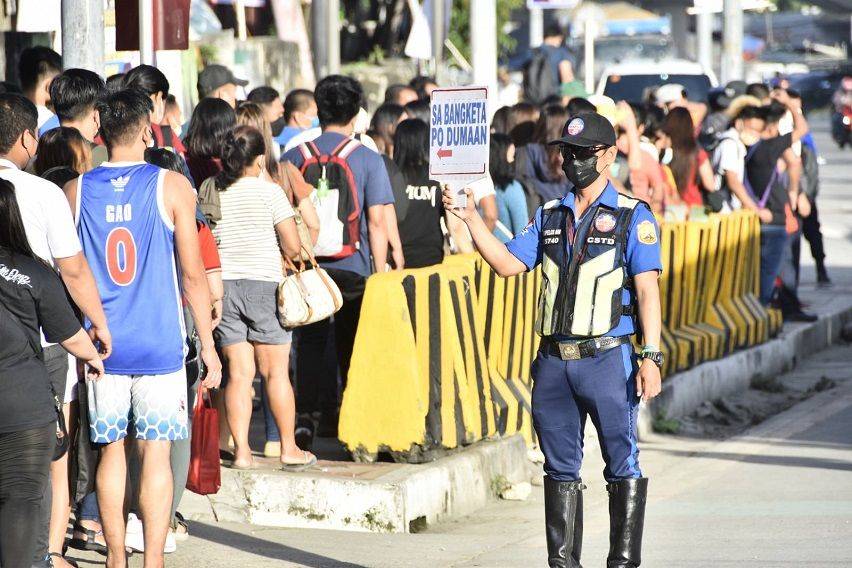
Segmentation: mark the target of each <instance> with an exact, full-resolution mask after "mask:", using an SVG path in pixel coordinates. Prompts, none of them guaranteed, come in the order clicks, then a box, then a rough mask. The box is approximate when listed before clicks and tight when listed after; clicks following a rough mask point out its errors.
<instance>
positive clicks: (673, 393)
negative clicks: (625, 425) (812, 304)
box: [638, 297, 852, 439]
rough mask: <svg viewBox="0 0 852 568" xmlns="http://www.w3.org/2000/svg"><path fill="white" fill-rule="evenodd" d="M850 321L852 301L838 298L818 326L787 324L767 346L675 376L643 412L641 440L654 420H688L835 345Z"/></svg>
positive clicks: (640, 412) (647, 433) (648, 431)
mask: <svg viewBox="0 0 852 568" xmlns="http://www.w3.org/2000/svg"><path fill="white" fill-rule="evenodd" d="M850 321H852V300H850V299H849V298H848V297H838V298H835V299H834V301H833V302H832V303H831V305H830V306H829V307H828V308H827V309H826V310H825V311H824V313H823V314H821V315H820V318H819V320H817V321H816V322H814V323H810V324H785V325H784V330H783V331H782V333H781V335H779V336H778V337H776V338H774V339H772V340H770V341H767V342H766V343H762V344H760V345H756V346H755V347H751V348H749V349H744V350H742V351H738V352H736V353H732V354H731V355H728V356H726V357H723V358H721V359H717V360H715V361H708V362H706V363H702V364H700V365H698V366H696V367H694V368H692V369H689V370H687V371H683V372H681V373H677V374H675V375H672V376H671V377H669V378H667V379H666V380H665V381H664V382H663V390H662V392H661V393H660V395H659V396H658V397H657V398H655V399H654V400H653V401H651V403H650V404H643V405H642V406H641V408H640V409H639V423H638V426H639V438H640V439H643V438H645V439H647V437H648V435H649V434H650V433H651V432H652V431H653V421H654V417H658V416H662V417H665V418H679V417H681V416H686V415H688V414H690V413H692V412H693V411H694V410H695V409H696V408H698V407H699V406H700V405H701V404H702V403H703V402H705V401H707V400H716V399H719V398H722V397H725V396H729V395H732V394H736V393H737V392H741V391H743V390H745V389H747V388H748V387H749V385H750V384H751V381H752V380H753V379H755V378H757V377H772V376H776V375H780V374H782V373H785V372H787V371H790V370H792V369H793V368H795V366H796V364H797V363H798V361H799V360H800V359H802V358H804V357H807V356H809V355H812V354H814V353H816V352H818V351H821V350H823V349H825V348H826V347H828V346H830V345H832V344H834V343H836V342H837V340H838V338H839V337H840V332H841V330H842V329H843V326H844V325H845V324H847V323H849V322H850Z"/></svg>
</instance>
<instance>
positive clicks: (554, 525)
mask: <svg viewBox="0 0 852 568" xmlns="http://www.w3.org/2000/svg"><path fill="white" fill-rule="evenodd" d="M585 488H586V486H585V485H583V482H582V481H579V480H578V481H554V480H553V479H551V478H550V477H548V476H545V477H544V516H545V525H546V531H547V564H548V566H550V568H581V566H580V549H581V548H582V546H583V489H585Z"/></svg>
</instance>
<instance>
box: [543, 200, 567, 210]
mask: <svg viewBox="0 0 852 568" xmlns="http://www.w3.org/2000/svg"><path fill="white" fill-rule="evenodd" d="M560 203H562V200H561V199H551V200H550V201H548V202H547V203H545V204H544V205H542V206H541V208H542V209H553V208H554V207H556V206H557V205H559V204H560Z"/></svg>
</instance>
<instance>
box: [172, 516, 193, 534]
mask: <svg viewBox="0 0 852 568" xmlns="http://www.w3.org/2000/svg"><path fill="white" fill-rule="evenodd" d="M172 533H173V534H174V535H175V540H177V541H184V540H187V539H188V538H189V524H188V523H187V522H186V519H184V518H183V515H181V514H180V513H178V512H177V511H176V512H175V519H174V521H172Z"/></svg>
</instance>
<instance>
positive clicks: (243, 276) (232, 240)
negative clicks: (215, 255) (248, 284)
mask: <svg viewBox="0 0 852 568" xmlns="http://www.w3.org/2000/svg"><path fill="white" fill-rule="evenodd" d="M219 201H220V205H221V208H222V219H221V220H220V221H219V222H218V223H217V224H216V228H215V229H213V236H215V237H216V243H217V244H218V245H219V257H220V258H221V260H222V279H223V280H261V281H264V282H280V281H281V278H282V272H281V249H280V248H279V246H278V235H277V233H276V232H275V225H277V224H278V223H280V222H281V221H284V220H286V219H289V218H290V217H293V215H294V212H293V207H292V206H291V205H290V202H289V201H288V200H287V196H286V195H285V194H284V190H283V189H281V188H280V187H279V186H278V185H276V184H274V183H272V182H270V181H266V180H263V179H260V178H255V177H244V178H241V179H239V180H237V181H236V182H235V183H234V184H233V185H231V186H230V187H228V189H226V190H225V191H220V192H219Z"/></svg>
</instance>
